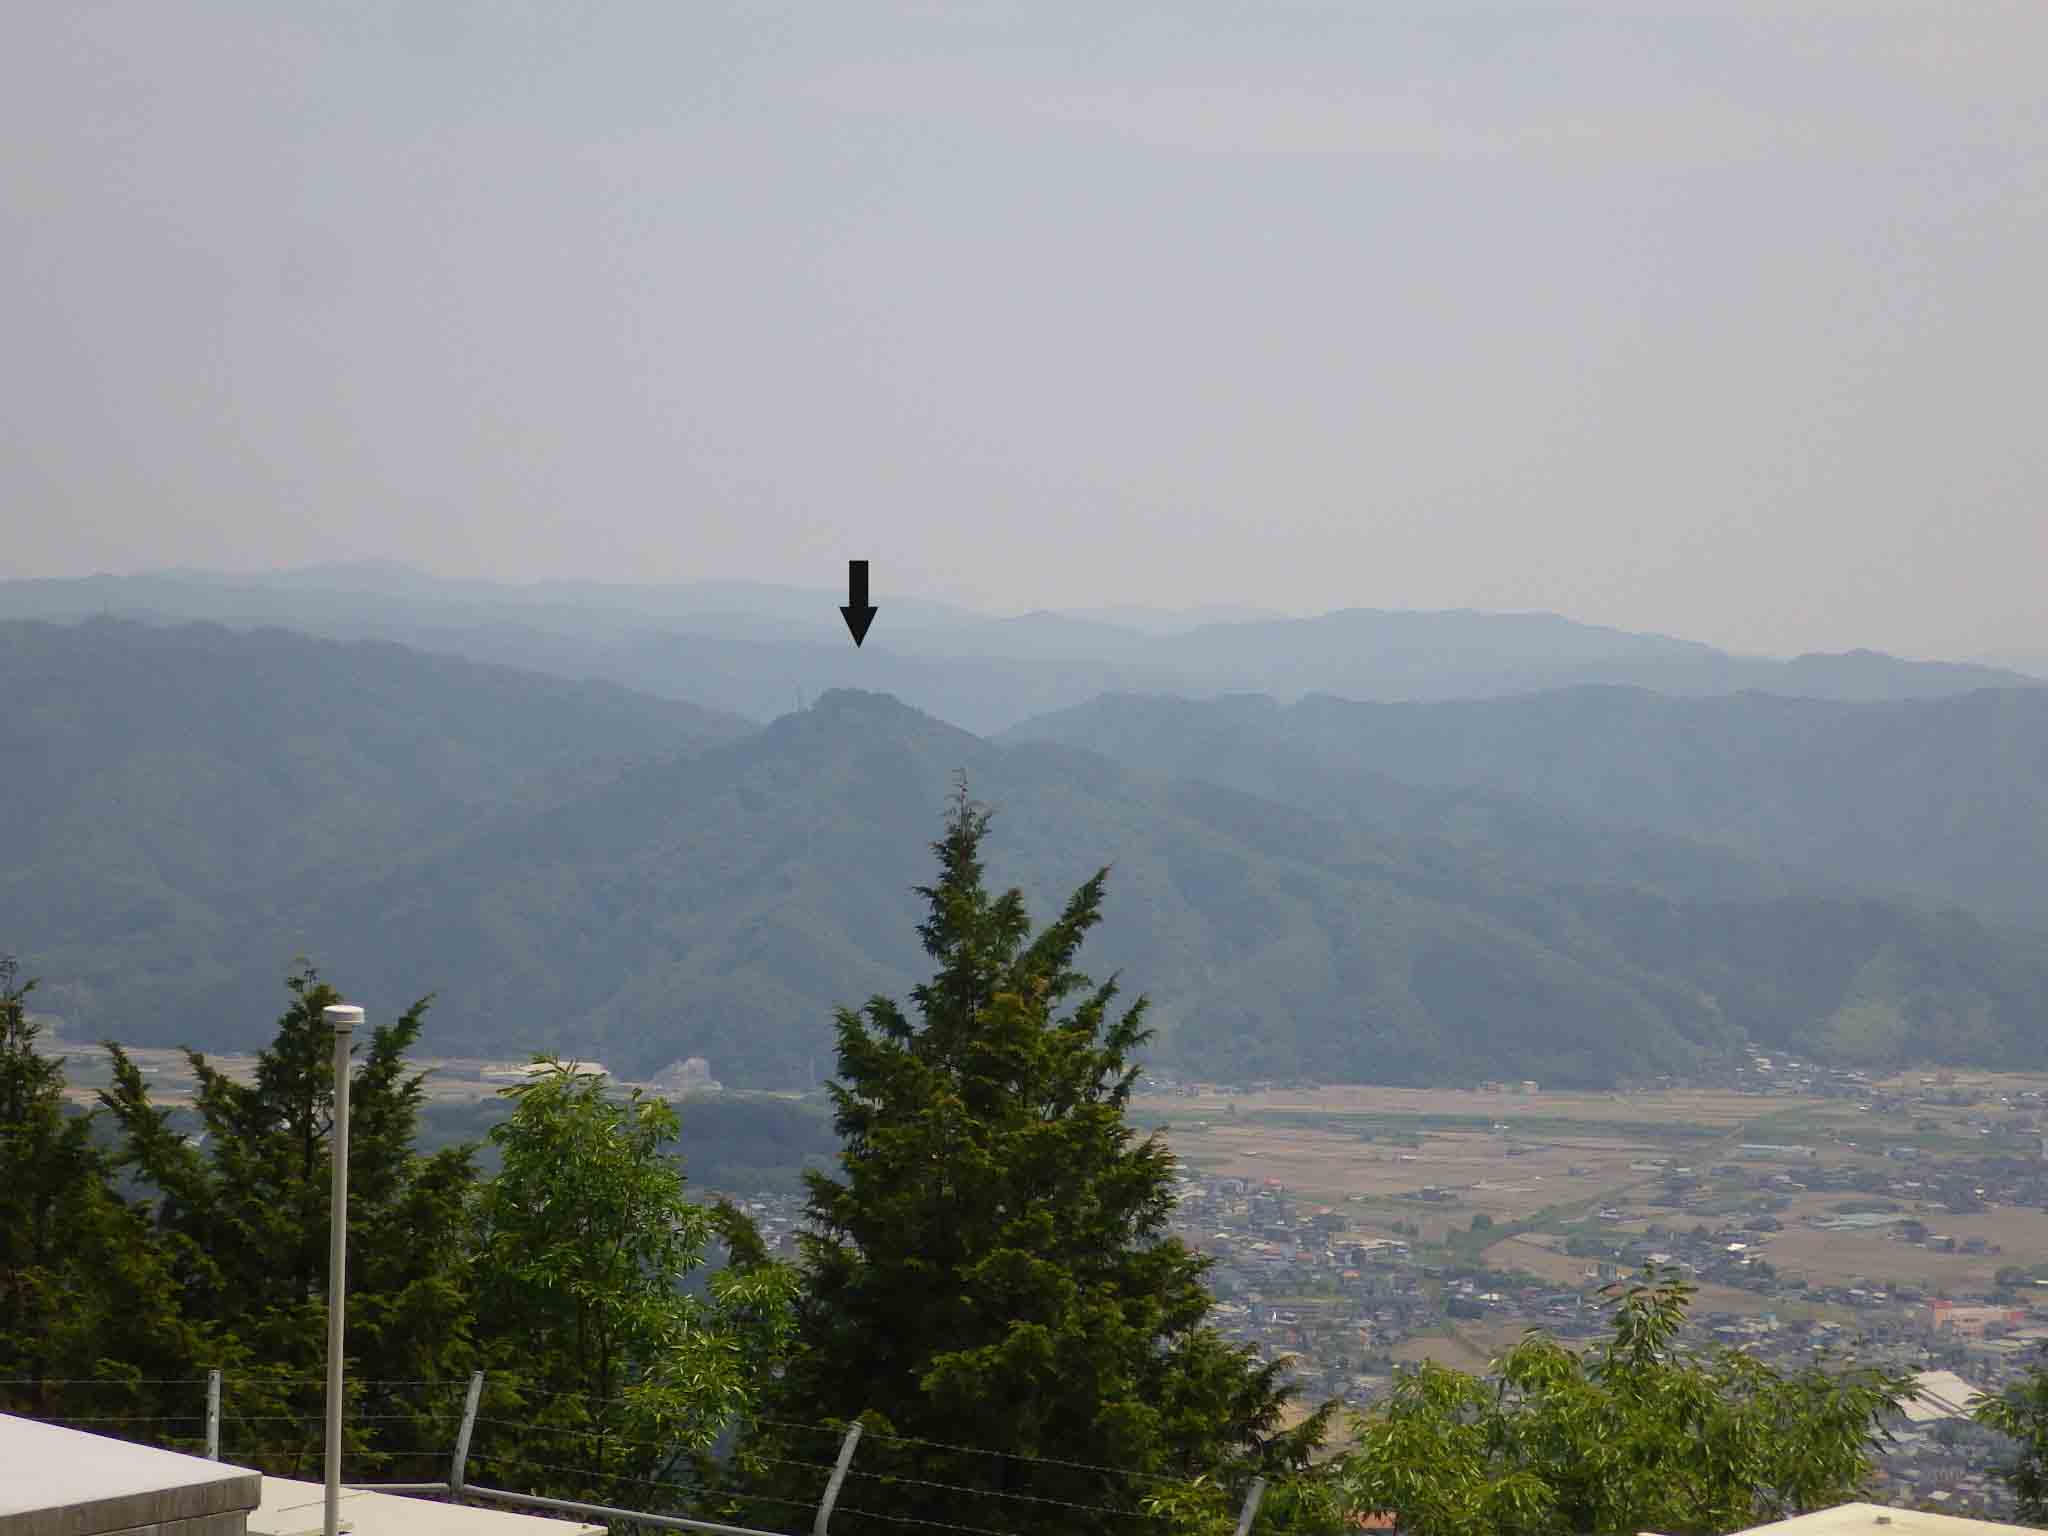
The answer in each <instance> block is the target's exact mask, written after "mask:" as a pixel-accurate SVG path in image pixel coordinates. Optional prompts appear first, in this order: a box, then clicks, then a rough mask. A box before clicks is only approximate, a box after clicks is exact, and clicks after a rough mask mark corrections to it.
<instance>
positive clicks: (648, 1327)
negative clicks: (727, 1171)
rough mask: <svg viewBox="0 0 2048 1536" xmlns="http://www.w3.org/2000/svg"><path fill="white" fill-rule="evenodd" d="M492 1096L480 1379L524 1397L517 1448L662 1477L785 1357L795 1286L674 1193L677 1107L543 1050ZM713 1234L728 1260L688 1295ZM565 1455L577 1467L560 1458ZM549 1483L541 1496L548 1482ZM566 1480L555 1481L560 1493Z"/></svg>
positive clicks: (591, 1483) (481, 1234)
mask: <svg viewBox="0 0 2048 1536" xmlns="http://www.w3.org/2000/svg"><path fill="white" fill-rule="evenodd" d="M536 1065H537V1066H538V1067H539V1068H540V1070H539V1071H538V1072H537V1073H536V1074H534V1075H532V1076H531V1077H529V1078H528V1080H527V1081H525V1082H523V1083H520V1084H517V1085H515V1086H513V1087H511V1088H508V1089H506V1090H504V1091H505V1093H506V1095H507V1096H508V1097H509V1098H510V1099H511V1100H512V1101H513V1105H514V1108H513V1112H512V1114H511V1116H510V1118H508V1119H506V1120H504V1121H502V1122H501V1123H499V1124H498V1125H496V1126H494V1127H493V1128H492V1130H491V1140H492V1143H493V1144H494V1145H495V1146H496V1147H497V1149H498V1151H499V1153H500V1155H501V1158H502V1165H501V1168H500V1170H499V1172H498V1174H497V1175H496V1176H495V1177H494V1178H493V1179H491V1180H490V1181H489V1182H488V1183H487V1184H486V1185H485V1186H484V1188H483V1191H482V1195H481V1199H480V1200H479V1202H478V1205H477V1211H476V1221H477V1236H476V1252H477V1257H478V1267H479V1269H480V1271H481V1274H482V1280H481V1283H480V1294H479V1298H478V1300H479V1306H480V1312H481V1315H482V1316H483V1317H486V1318H488V1319H489V1320H490V1328H491V1331H492V1334H493V1336H494V1339H495V1341H496V1348H495V1350H494V1355H495V1357H496V1358H495V1362H494V1366H493V1370H494V1372H495V1373H497V1374H503V1375H510V1376H511V1377H513V1378H514V1379H515V1380H516V1381H517V1382H518V1386H517V1388H516V1389H515V1391H516V1393H517V1394H519V1395H521V1396H525V1397H527V1398H529V1402H528V1408H529V1416H530V1417H531V1419H532V1420H533V1422H534V1424H535V1426H536V1428H535V1431H534V1432H533V1433H532V1434H529V1435H528V1436H526V1437H525V1438H524V1440H523V1441H522V1444H521V1446H520V1448H519V1454H521V1455H523V1456H526V1457H527V1458H529V1459H531V1460H533V1461H536V1462H538V1463H541V1464H550V1463H551V1464H553V1465H556V1466H563V1465H568V1466H577V1467H583V1468H587V1469H589V1470H590V1473H591V1476H590V1477H589V1478H583V1479H575V1480H573V1486H574V1487H575V1488H577V1489H579V1490H581V1491H583V1492H585V1493H588V1492H591V1491H594V1490H595V1489H596V1488H598V1487H602V1486H603V1481H602V1479H603V1477H605V1476H616V1475H621V1474H624V1475H629V1476H639V1477H647V1476H661V1475H666V1474H668V1473H670V1472H672V1471H673V1470H674V1468H675V1467H676V1466H677V1465H679V1464H680V1463H681V1461H682V1460H683V1459H685V1458H687V1457H688V1456H689V1455H690V1454H691V1453H693V1452H700V1451H703V1450H705V1449H706V1448H708V1447H709V1446H710V1445H711V1443H712V1441H713V1440H714V1439H715V1438H716V1437H717V1436H718V1434H719V1432H720V1431H721V1430H722V1429H724V1428H725V1426H726V1425H727V1424H728V1423H729V1422H730V1421H731V1420H732V1418H733V1417H734V1416H735V1415H736V1414H738V1413H740V1412H741V1411H742V1410H744V1409H745V1408H746V1407H748V1406H749V1405H750V1404H751V1403H752V1401H753V1398H754V1393H755V1391H756V1389H757V1387H758V1385H759V1383H760V1381H761V1379H762V1378H763V1376H764V1374H765V1372H766V1371H767V1370H768V1369H769V1368H770V1366H771V1364H772V1362H773V1361H774V1360H775V1359H776V1358H777V1357H778V1356H779V1355H780V1354H781V1352H782V1349H783V1346H784V1343H785V1340H786V1338H787V1336H788V1333H789V1329H790V1326H791V1321H792V1304H793V1301H794V1297H795V1286H796V1277H795V1273H794V1271H793V1270H792V1269H790V1268H789V1266H786V1265H780V1264H776V1263H773V1262H772V1261H770V1260H769V1259H768V1257H767V1255H766V1254H765V1252H763V1251H762V1249H761V1245H760V1239H759V1237H758V1235H756V1234H754V1233H753V1231H752V1229H751V1227H750V1226H748V1225H747V1223H746V1220H745V1218H744V1216H742V1215H741V1214H740V1213H739V1212H738V1211H737V1210H735V1209H733V1208H732V1207H730V1206H726V1207H723V1208H721V1209H719V1210H717V1211H715V1212H714V1211H712V1210H710V1209H707V1208H706V1207H703V1206H700V1205H696V1204H693V1203H692V1202H690V1201H689V1200H687V1199H686V1198H685V1197H684V1193H683V1183H684V1181H683V1173H682V1168H681V1166H680V1165H679V1164H678V1163H677V1162H676V1161H675V1159H674V1158H673V1157H672V1156H670V1155H669V1153H668V1150H667V1148H668V1146H669V1144H670V1143H672V1142H673V1141H674V1140H675V1139H676V1135H677V1130H678V1123H677V1117H676V1112H675V1110H674V1109H673V1108H672V1107H671V1106H670V1105H668V1104H667V1103H665V1102H664V1101H662V1100H660V1099H654V1098H649V1097H646V1096H645V1095H643V1094H642V1093H641V1092H640V1091H638V1090H637V1089H636V1090H635V1091H634V1092H633V1093H632V1094H631V1095H630V1097H628V1098H626V1099H624V1100H621V1099H619V1098H617V1097H615V1096H614V1095H612V1094H611V1093H610V1092H608V1085H607V1083H606V1080H605V1079H604V1078H603V1077H602V1076H601V1075H599V1074H597V1073H592V1072H586V1071H581V1070H578V1069H577V1068H575V1067H574V1066H573V1065H571V1064H568V1063H564V1062H561V1061H558V1060H555V1059H554V1058H551V1057H546V1056H542V1057H539V1058H537V1059H536ZM714 1236H717V1237H722V1238H723V1239H724V1241H725V1242H726V1244H727V1246H728V1247H729V1248H730V1249H731V1251H732V1252H733V1254H734V1258H735V1262H734V1263H733V1264H731V1265H729V1266H728V1267H727V1268H725V1269H722V1270H720V1271H719V1272H717V1273H716V1274H714V1275H713V1276H712V1278H711V1283H710V1295H709V1298H708V1299H705V1298H700V1297H694V1296H691V1295H688V1294H686V1293H685V1291H684V1289H683V1284H684V1281H685V1280H686V1279H687V1278H688V1277H689V1276H690V1274H691V1273H692V1271H694V1270H695V1269H697V1268H698V1267H699V1266H700V1265H701V1264H702V1263H703V1261H704V1254H705V1249H706V1247H707V1246H708V1244H709V1243H710V1241H711V1240H712V1239H713V1237H714ZM572 1458H573V1459H572ZM551 1486H555V1485H554V1484H551ZM565 1486H566V1485H565Z"/></svg>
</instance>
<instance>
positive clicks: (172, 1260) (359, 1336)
mask: <svg viewBox="0 0 2048 1536" xmlns="http://www.w3.org/2000/svg"><path fill="white" fill-rule="evenodd" d="M287 985H288V987H289V988H290V990H291V993H292V1003H291V1006H290V1007H289V1008H287V1009H286V1011H285V1012H284V1014H283V1015H282V1016H281V1017H280V1018H279V1020H278V1025H277V1033H276V1036H275V1037H274V1039H273V1040H272V1043H271V1045H270V1046H269V1048H268V1049H266V1050H264V1051H263V1052H262V1053H261V1054H260V1055H259V1056H258V1057H257V1065H256V1072H255V1079H254V1081H253V1082H248V1083H244V1082H240V1081H237V1080H236V1079H235V1078H233V1077H230V1076H228V1075H227V1074H226V1073H224V1072H222V1071H221V1070H220V1069H219V1068H218V1067H216V1066H215V1065H213V1064H212V1063H211V1062H209V1061H208V1060H207V1059H206V1058H205V1057H204V1056H202V1055H200V1054H199V1053H198V1052H196V1051H189V1052H187V1053H186V1056H187V1060H188V1061H189V1062H190V1064H191V1067H192V1072H193V1075H194V1077H195V1078H196V1079H197V1084H198V1087H197V1092H196V1093H195V1095H194V1106H193V1107H194V1109H195V1110H196V1112H197V1115H198V1119H199V1130H200V1133H201V1134H200V1135H199V1136H198V1137H196V1138H193V1139H188V1138H187V1136H186V1135H185V1133H184V1132H183V1131H182V1130H181V1129H180V1128H179V1127H178V1126H177V1124H176V1123H175V1122H174V1117H173V1111H172V1110H171V1109H170V1108H169V1107H167V1106H164V1105H161V1104H158V1103H157V1102H155V1101H154V1100H153V1099H152V1098H151V1096H150V1093H149V1089H148V1085H147V1083H146V1081H145V1079H144V1077H143V1075H142V1073H141V1071H140V1069H139V1068H138V1067H137V1066H136V1065H135V1063H134V1062H133V1060H131V1059H130V1058H129V1056H128V1054H127V1053H126V1052H125V1051H123V1050H122V1049H121V1048H120V1047H119V1046H118V1045H115V1044H113V1043H111V1042H109V1044H108V1050H109V1052H110V1053H111V1054H112V1056H113V1060H114V1082H113V1085H112V1086H111V1087H110V1088H107V1089H105V1090H103V1091H102V1092H101V1094H100V1099H101V1102H102V1103H103V1104H104V1105H105V1106H106V1107H107V1109H108V1110H109V1111H111V1113H112V1115H113V1117H114V1120H115V1122H116V1124H117V1126H118V1127H119V1129H120V1132H121V1150H120V1160H121V1162H122V1163H123V1164H124V1165H125V1166H126V1167H127V1168H128V1169H130V1170H131V1171H132V1174H133V1177H134V1179H135V1181H136V1182H137V1183H138V1184H139V1185H140V1186H141V1188H142V1189H143V1190H144V1192H145V1196H146V1200H147V1203H148V1204H149V1205H150V1206H151V1208H152V1209H153V1212H154V1219H155V1224H156V1229H157V1237H158V1241H159V1243H160V1245H161V1247H162V1250H163V1252H164V1254H165V1256H166V1259H167V1262H168V1263H169V1265H170V1267H171V1269H172V1271H173V1273H174V1274H175V1275H176V1277H177V1280H178V1283H179V1285H180V1288H181V1290H182V1292H183V1296H184V1305H185V1311H186V1315H187V1316H188V1317H189V1318H190V1319H192V1320H193V1321H194V1322H196V1323H198V1324H200V1325H202V1326H206V1327H210V1328H212V1329H214V1330H216V1331H217V1332H218V1333H219V1334H220V1335H221V1337H222V1338H223V1339H224V1340H225V1341H229V1342H230V1343H231V1344H232V1346H233V1347H234V1349H235V1351H236V1352H238V1353H239V1354H240V1355H241V1356H242V1357H243V1362H244V1363H243V1364H242V1366H241V1368H240V1370H239V1371H238V1372H237V1390H238V1391H241V1392H243V1393H245V1394H248V1393H252V1392H255V1391H259V1390H265V1389H264V1388H263V1385H262V1384H263V1383H264V1382H265V1381H266V1380H268V1381H270V1382H271V1383H272V1385H271V1386H270V1387H269V1388H268V1389H267V1391H268V1395H267V1396H266V1397H264V1398H261V1399H252V1400H251V1401H250V1403H249V1405H248V1406H247V1407H245V1408H244V1409H243V1411H242V1413H241V1418H242V1419H243V1421H245V1422H246V1421H250V1420H253V1419H260V1418H272V1417H277V1416H278V1415H282V1414H287V1413H291V1412H306V1411H308V1410H309V1408H311V1406H312V1405H314V1404H315V1403H316V1401H317V1394H315V1393H313V1392H311V1391H310V1389H309V1388H308V1387H307V1385H306V1384H308V1383H312V1382H314V1381H315V1380H316V1379H317V1377H318V1375H319V1373H320V1372H321V1370H322V1369H323V1362H324V1360H325V1349H326V1345H325V1330H326V1316H327V1309H326V1291H327V1245H328V1212H329V1209H330V1206H331V1192H332V1188H333V1186H332V1178H333V1164H332V1161H331V1156H332V1142H333V1131H334V1064H333V1035H332V1032H331V1031H330V1030H329V1029H328V1027H327V1025H326V1022H325V1020H324V1018H323V1016H322V1015H323V1010H324V1009H325V1008H326V1006H327V1005H328V1004H329V1003H334V1002H339V1001H341V994H340V993H338V992H337V991H335V989H334V988H333V987H331V986H329V985H328V984H327V983H325V982H323V981H321V980H320V978H319V975H318V973H317V972H316V971H315V970H313V969H312V968H311V967H310V966H308V967H305V968H303V969H301V970H300V971H298V972H297V973H295V974H294V975H292V976H291V977H290V978H289V979H288V982H287ZM427 1001H428V1000H426V999H422V1000H421V1001H419V1002H417V1003H415V1004H414V1005H413V1006H412V1007H411V1008H410V1009H408V1010H407V1011H406V1013H405V1014H404V1015H403V1016H402V1017H401V1018H399V1019H397V1020H395V1021H393V1022H390V1023H387V1024H380V1025H378V1026H377V1027H376V1028H375V1029H374V1030H373V1031H372V1033H371V1035H370V1038H369V1040H368V1041H367V1042H358V1043H356V1045H355V1047H354V1049H355V1051H357V1052H360V1053H361V1065H360V1066H357V1067H356V1068H355V1069H354V1070H353V1072H352V1075H351V1079H350V1090H349V1091H350V1100H349V1129H350V1145H349V1201H348V1205H349V1209H348V1243H349V1250H348V1352H349V1362H350V1364H349V1369H350V1374H351V1377H352V1378H353V1379H355V1380H356V1381H357V1382H359V1383H362V1384H365V1386H364V1387H363V1388H359V1396H358V1407H359V1409H360V1411H361V1412H362V1413H363V1415H364V1418H365V1422H370V1423H378V1424H383V1425H386V1426H389V1427H387V1428H386V1429H385V1430H384V1431H383V1432H382V1434H381V1435H380V1436H379V1437H378V1439H379V1441H380V1448H382V1449H385V1450H390V1451H406V1450H415V1449H419V1447H417V1446H413V1445H411V1444H409V1443H406V1434H405V1433H403V1432H401V1430H400V1428H399V1427H398V1426H402V1425H404V1424H405V1423H406V1422H407V1421H406V1420H404V1419H400V1418H387V1417H385V1416H384V1415H385V1414H387V1413H391V1412H397V1411H402V1410H403V1409H405V1408H407V1407H412V1406H417V1393H413V1394H411V1395H410V1396H407V1395H406V1394H405V1393H404V1392H402V1391H399V1392H396V1393H395V1395H394V1392H389V1391H386V1390H385V1389H384V1388H382V1387H380V1386H378V1385H376V1384H378V1383H397V1382H420V1381H426V1380H431V1379H438V1378H453V1377H458V1376H460V1375H461V1374H462V1373H464V1372H466V1371H468V1370H469V1369H470V1368H471V1366H472V1363H473V1361H474V1357H475V1348H474V1344H473V1341H472V1339H471V1336H470V1335H471V1328H470V1324H471V1319H472V1317H473V1315H474V1303H473V1296H472V1290H473V1287H472V1283H471V1272H470V1268H469V1266H468V1264H467V1263H466V1256H467V1246H466V1242H465V1238H466V1236H467V1230H466V1223H467V1219H468V1204H469V1198H470V1195H471V1193H472V1190H473V1187H474V1184H475V1177H476V1175H475V1165H474V1158H473V1152H472V1149H470V1148H468V1147H451V1148H446V1149H444V1150H442V1151H439V1152H436V1153H434V1154H432V1155H431V1156H424V1155H421V1154H420V1153H419V1152H418V1151H416V1149H415V1147H414V1141H415V1136H416V1133H417V1129H418V1117H419V1107H420V1103H421V1101H422V1098H423V1096H424V1091H425V1090H424V1081H425V1074H424V1073H421V1072H414V1071H410V1070H409V1069H408V1067H407V1062H406V1055H407V1052H408V1051H409V1050H410V1049H411V1048H412V1046H413V1045H414V1044H415V1042H416V1041H417V1040H418V1038H419V1034H420V1030H421V1027H422V1024H423V1020H424V1016H425V1012H426V1008H427ZM293 1380H296V1381H297V1382H298V1383H299V1384H300V1387H299V1389H298V1390H296V1391H294V1390H289V1389H288V1383H289V1382H290V1381H293ZM387 1398H388V1399H389V1400H388V1401H387V1400H386V1399H387ZM255 1409H262V1410H266V1411H264V1412H260V1413H259V1412H255V1411H253V1410H255ZM372 1415H375V1417H371V1416H372ZM420 1432H421V1433H426V1432H427V1431H426V1430H425V1428H424V1427H422V1428H421V1431H420ZM435 1433H436V1434H438V1433H439V1432H438V1431H436V1432H435ZM301 1438H302V1439H303V1438H305V1437H303V1436H302V1437H301ZM315 1438H317V1437H315ZM441 1438H442V1439H445V1436H441ZM313 1448H314V1441H313V1440H308V1441H307V1443H306V1444H305V1445H304V1446H302V1447H301V1449H302V1450H308V1451H310V1450H311V1449H313Z"/></svg>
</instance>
